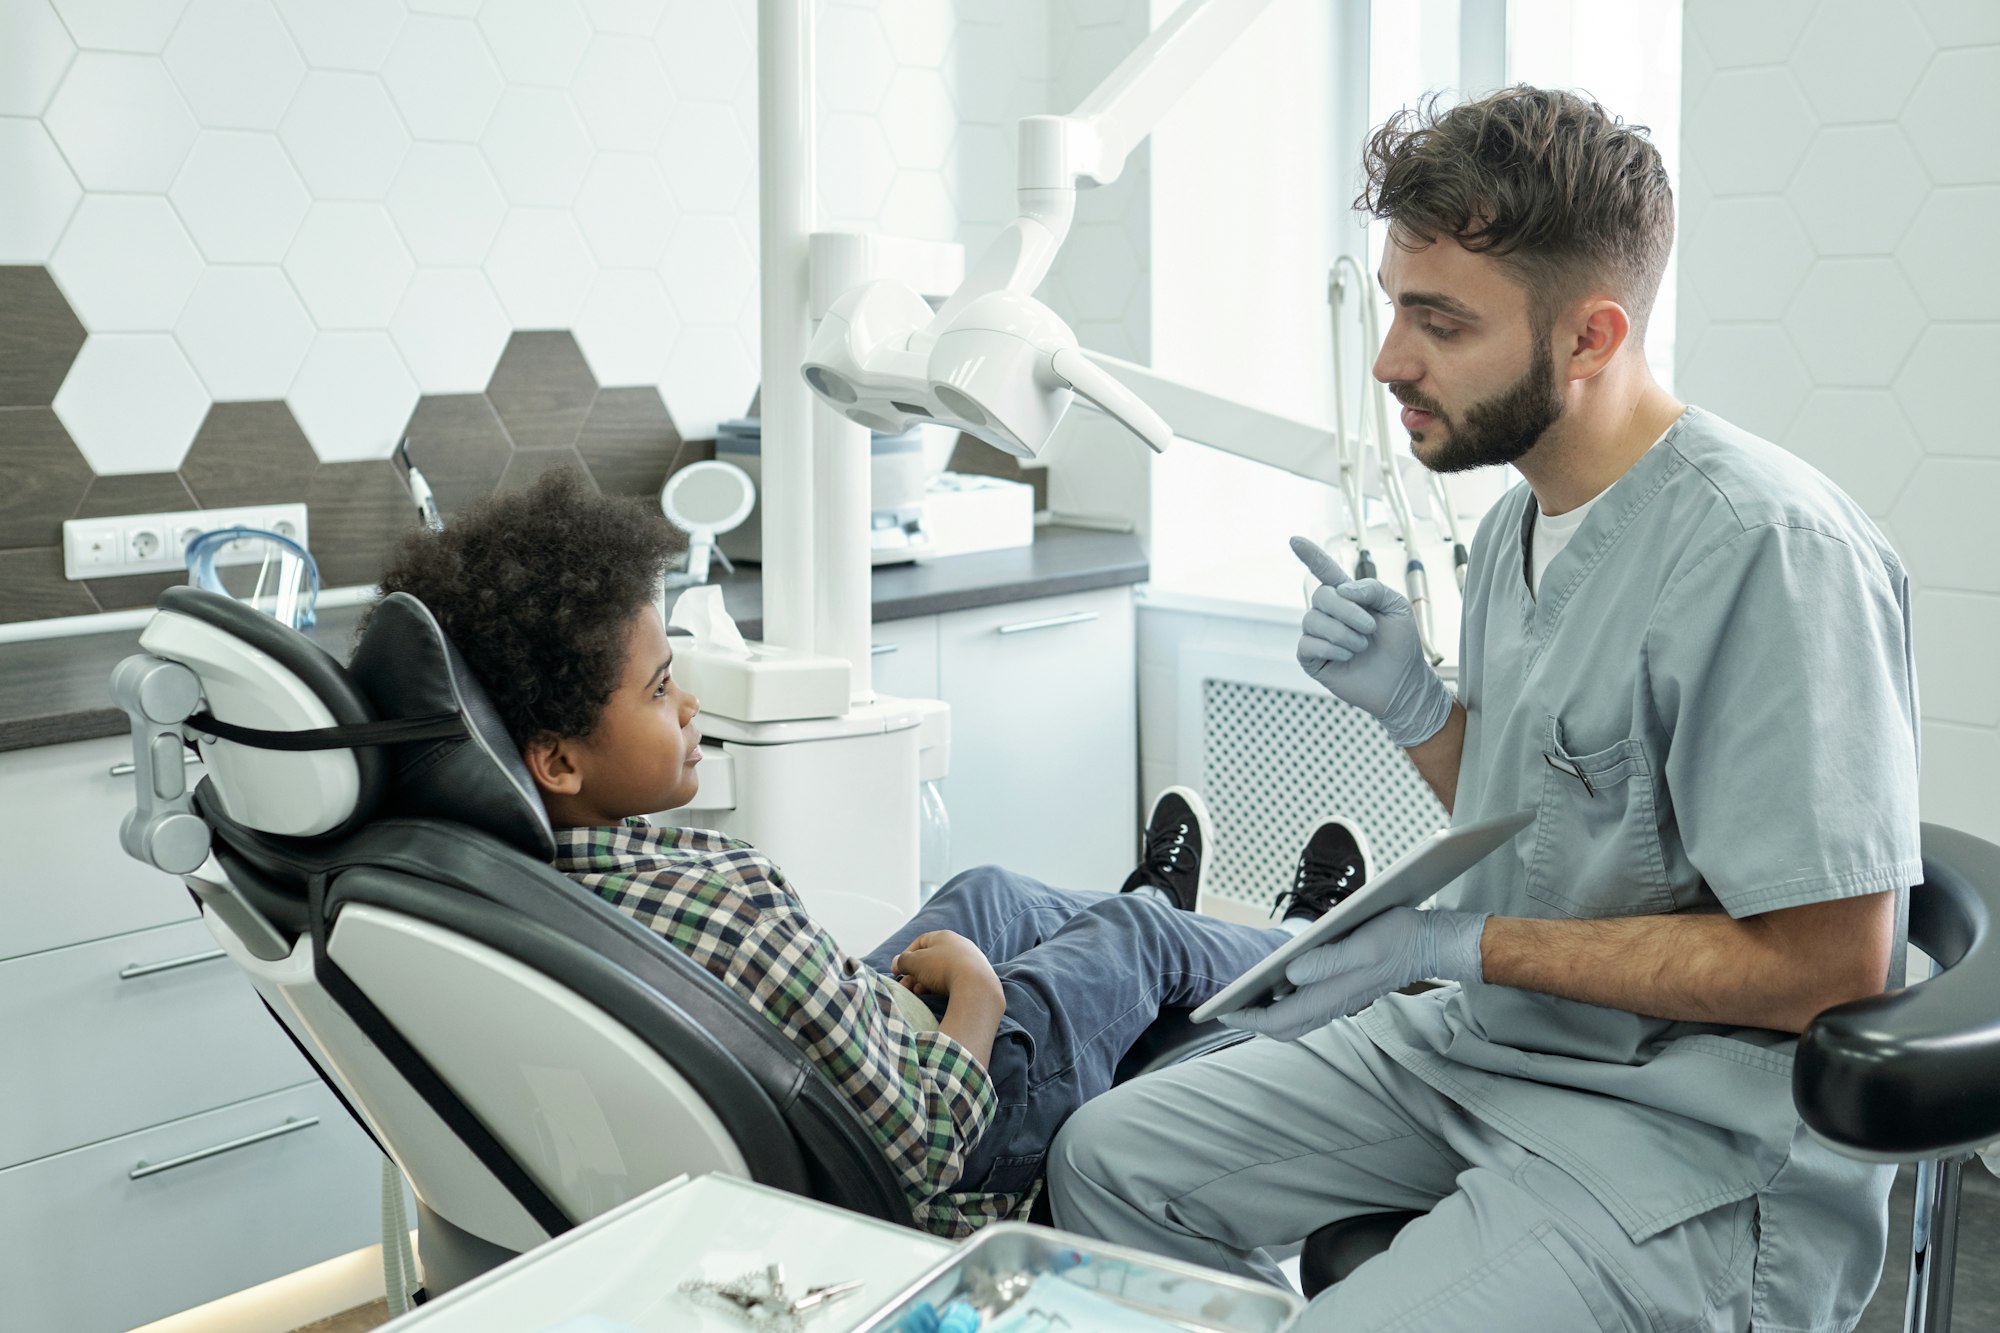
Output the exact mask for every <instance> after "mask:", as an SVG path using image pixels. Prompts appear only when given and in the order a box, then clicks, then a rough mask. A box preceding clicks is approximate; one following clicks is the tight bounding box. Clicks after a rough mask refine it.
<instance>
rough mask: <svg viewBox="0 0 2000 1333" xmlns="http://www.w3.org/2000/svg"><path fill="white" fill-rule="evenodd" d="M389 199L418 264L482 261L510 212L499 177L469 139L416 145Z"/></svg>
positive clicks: (399, 174)
mask: <svg viewBox="0 0 2000 1333" xmlns="http://www.w3.org/2000/svg"><path fill="white" fill-rule="evenodd" d="M388 203H389V215H390V216H391V217H393V218H395V219H396V226H397V227H398V228H399V229H400V230H401V231H402V234H403V242H404V244H406V245H408V246H409V247H410V253H411V254H412V255H414V256H416V259H417V262H418V263H419V264H479V263H483V262H484V261H485V259H486V252H487V251H488V250H490V249H492V247H493V238H494V237H495V236H497V235H499V234H500V223H501V221H502V220H503V219H505V218H506V216H507V199H506V197H505V196H504V195H502V194H501V193H500V183H499V182H498V181H496V180H494V179H493V172H492V171H491V170H490V169H489V168H488V167H487V165H486V158H485V156H484V155H483V154H481V153H480V151H479V150H478V149H477V148H474V147H472V146H471V145H470V144H442V143H420V144H413V145H411V147H410V155H409V156H408V157H407V158H405V159H403V169H402V170H401V171H400V172H398V173H397V175H396V183H395V184H394V185H392V186H390V187H389V199H388Z"/></svg>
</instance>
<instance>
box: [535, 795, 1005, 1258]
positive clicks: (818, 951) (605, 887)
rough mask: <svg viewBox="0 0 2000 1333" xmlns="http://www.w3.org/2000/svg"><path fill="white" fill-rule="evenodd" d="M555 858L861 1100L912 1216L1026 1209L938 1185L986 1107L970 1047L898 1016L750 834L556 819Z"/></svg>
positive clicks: (989, 1095) (989, 1102) (885, 989)
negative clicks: (570, 824) (581, 824)
mask: <svg viewBox="0 0 2000 1333" xmlns="http://www.w3.org/2000/svg"><path fill="white" fill-rule="evenodd" d="M555 866H556V869H558V870H560V871H562V872H563V873H564V874H566V875H568V876H570V877H571V878H572V879H575V880H576V881H578V882H579V883H581V884H583V885H584V886H586V887H588V888H589V889H591V890H593V891H594V892H596V893H597V894H598V895H599V896H601V897H603V898H604V899H605V900H606V901H607V902H609V903H610V904H611V905H612V906H614V907H616V908H618V909H619V910H620V911H622V912H624V913H626V914H627V915H629V916H631V917H632V918H634V919H635V920H637V921H639V922H640V923H641V924H642V925H645V926H647V927H650V928H651V929H652V930H654V931H655V932H657V933H658V934H659V935H660V936H661V937H662V938H664V939H665V940H666V941H667V942H668V943H669V944H672V945H673V946H674V947H675V948H677V949H679V950H680V951H681V952H682V953H685V954H686V955H687V956H688V957H690V958H692V959H693V960H694V961H695V962H696V963H698V964H700V965H701V966H702V967H703V968H704V969H706V970H707V971H708V972H710V973H712V974H713V975H714V976H715V978H716V979H717V980H719V981H721V982H722V983H723V984H724V985H725V986H727V987H729V988H730V989H731V990H733V991H735V992H736V993H737V994H738V995H741V996H742V997H743V998H744V999H746V1000H748V1001H749V1002H750V1005H751V1007H752V1008H754V1009H755V1010H756V1011H757V1012H758V1013H760V1014H762V1015H763V1016H764V1017H765V1018H767V1019H769V1020H770V1021H771V1023H772V1024H773V1025H774V1026H776V1027H777V1028H778V1029H779V1030H780V1031H782V1032H783V1033H784V1034H785V1035H786V1036H787V1037H789V1038H791V1040H792V1042H793V1043H794V1044H795V1045H797V1046H798V1048H799V1049H800V1050H801V1051H803V1052H805V1054H806V1056H807V1058H809V1059H810V1060H811V1061H812V1062H813V1064H814V1065H816V1066H817V1067H818V1068H819V1071H820V1072H821V1073H822V1074H824V1075H825V1076H826V1077H827V1078H828V1079H830V1080H832V1082H833V1084H834V1086H835V1087H837V1088H839V1089H840V1091H841V1093H842V1094H843V1095H845V1096H846V1098H847V1100H848V1101H849V1102H850V1103H851V1104H852V1105H853V1107H854V1109H855V1110H856V1111H858V1112H860V1113H861V1117H862V1119H863V1120H865V1121H866V1122H867V1123H868V1126H869V1128H870V1129H871V1130H872V1131H873V1132H874V1135H875V1140H876V1142H878V1143H879V1144H881V1146H882V1152H883V1155H884V1156H886V1157H887V1158H888V1159H889V1165H890V1166H891V1167H892V1168H893V1169H894V1170H895V1172H896V1175H897V1177H898V1179H900V1180H901V1182H902V1186H903V1193H904V1194H905V1195H906V1196H908V1198H909V1200H910V1206H911V1209H912V1211H913V1213H914V1214H915V1217H916V1221H917V1224H918V1225H919V1226H921V1227H924V1228H925V1229H926V1230H929V1231H932V1232H935V1233H937V1234H938V1235H941V1236H949V1237H953V1238H957V1237H960V1236H965V1235H968V1234H970V1233H971V1232H972V1231H974V1230H976V1229H977V1228H978V1227H980V1226H982V1225H984V1224H985V1223H987V1222H990V1221H994V1220H996V1219H998V1218H1002V1217H1008V1216H1013V1215H1017V1214H1021V1213H1025V1211H1026V1208H1027V1204H1028V1203H1029V1202H1031V1199H1032V1196H1031V1195H1013V1194H978V1193H950V1192H947V1187H948V1186H950V1185H951V1184H952V1183H953V1182H955V1181H956V1180H957V1179H958V1178H959V1175H960V1174H961V1172H962V1171H963V1170H964V1168H965V1162H966V1159H967V1157H968V1156H969V1155H970V1154H971V1152H972V1149H973V1147H974V1146H975V1145H976V1144H977V1143H978V1142H979V1137H980V1135H982V1134H984V1133H985V1132H986V1128H987V1126H988V1125H989V1124H990V1123H991V1122H992V1120H993V1113H994V1110H995V1108H996V1106H997V1105H998V1102H997V1100H996V1098H995V1096H994V1091H993V1083H992V1080H991V1079H989V1078H988V1077H987V1074H986V1070H985V1069H984V1068H983V1067H982V1066H981V1065H980V1063H979V1062H978V1061H977V1060H976V1059H974V1058H973V1055H972V1053H971V1052H970V1051H968V1050H966V1048H965V1047H964V1046H962V1045H960V1044H959V1043H958V1042H956V1041H954V1040H953V1039H952V1038H950V1037H947V1036H946V1035H945V1034H944V1033H942V1032H928V1031H921V1030H919V1029H917V1028H915V1027H913V1026H911V1025H910V1023H909V1022H908V1021H907V1020H906V1019H905V1018H904V1017H903V1016H902V1014H901V1013H900V1012H899V1011H898V1009H897V1007H896V1002H895V1000H894V998H893V996H892V992H891V990H890V988H891V987H893V986H896V985H898V984H900V983H898V982H897V981H895V980H894V979H893V978H890V977H886V976H883V975H882V974H881V973H879V972H877V971H875V969H873V968H871V967H869V966H868V965H866V964H865V963H862V962H861V961H859V960H858V959H854V958H849V957H848V956H847V955H846V954H844V953H842V952H841V951H840V948H839V946H838V945H836V944H835V943H834V942H833V939H832V938H831V937H830V936H828V935H827V934H826V933H825V932H824V931H822V930H821V929H820V928H819V926H818V925H817V924H815V923H814V921H813V919H812V918H811V917H810V916H808V915H807V914H806V911H805V908H804V906H803V905H802V904H801V903H800V902H799V899H798V896H797V895H796V894H794V893H793V892H792V890H791V887H790V886H789V885H788V884H787V883H786V882H785V876H784V873H783V872H782V871H780V870H779V869H778V867H777V866H775V865H773V864H772V863H771V861H770V860H769V858H767V857H766V856H764V854H763V853H761V852H759V851H758V850H757V849H756V848H754V847H752V846H750V845H749V844H748V843H745V842H740V841H738V840H736V839H734V838H726V837H724V836H723V835H721V834H719V833H710V832H705V831H703V830H700V829H682V828H650V827H647V826H645V825H644V824H643V823H634V824H629V825H627V826H625V827H622V828H618V827H601V826H599V827H588V828H568V829H559V830H557V833H556V859H555Z"/></svg>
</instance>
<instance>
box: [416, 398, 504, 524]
mask: <svg viewBox="0 0 2000 1333" xmlns="http://www.w3.org/2000/svg"><path fill="white" fill-rule="evenodd" d="M513 456H514V442H513V441H512V440H511V439H509V438H508V436H507V428H506V427H505V426H502V425H501V424H500V417H499V414H498V413H496V412H495V411H494V410H493V404H492V403H491V402H490V401H488V400H487V398H486V395H485V394H479V393H452V394H426V395H425V396H424V397H422V398H419V399H418V400H417V410H416V412H415V414H413V415H412V416H411V417H410V461H411V462H412V463H415V464H416V466H417V470H418V471H419V472H422V473H423V474H424V480H425V481H426V482H427V483H429V485H430V488H431V493H432V494H434V495H435V496H436V497H437V502H438V511H439V512H440V513H441V514H443V515H444V516H445V517H446V518H450V517H451V516H452V515H453V514H456V513H457V512H458V511H459V510H461V509H463V508H465V507H466V506H467V505H469V504H471V503H472V502H473V501H475V500H483V499H485V498H486V497H487V496H489V495H491V494H493V488H494V487H495V486H498V485H499V484H500V474H501V473H503V472H505V471H506V470H507V463H508V460H509V459H511V458H512V457H513Z"/></svg>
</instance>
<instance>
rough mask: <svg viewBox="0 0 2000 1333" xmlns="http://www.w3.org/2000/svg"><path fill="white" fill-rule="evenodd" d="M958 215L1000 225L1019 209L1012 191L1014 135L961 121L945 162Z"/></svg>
mask: <svg viewBox="0 0 2000 1333" xmlns="http://www.w3.org/2000/svg"><path fill="white" fill-rule="evenodd" d="M945 179H946V180H947V181H948V182H950V186H951V194H952V198H953V199H955V200H956V201H957V202H958V212H959V216H960V217H961V218H962V219H964V220H965V221H967V222H981V223H987V224H991V225H997V226H1004V225H1005V224H1007V223H1009V222H1011V221H1013V220H1014V215H1015V214H1016V213H1017V212H1019V211H1020V210H1019V205H1018V201H1017V199H1016V197H1015V194H1014V180H1015V177H1014V138H1013V136H1012V135H1011V134H1009V133H1008V132H1007V131H1006V130H1003V129H1001V128H1000V127H998V126H997V125H961V126H959V128H958V138H957V139H955V140H954V141H953V142H952V146H951V157H950V158H949V159H948V160H947V161H946V163H945Z"/></svg>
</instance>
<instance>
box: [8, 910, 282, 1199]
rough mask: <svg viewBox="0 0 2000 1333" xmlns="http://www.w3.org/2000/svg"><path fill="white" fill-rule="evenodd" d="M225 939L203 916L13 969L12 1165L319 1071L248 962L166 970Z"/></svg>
mask: <svg viewBox="0 0 2000 1333" xmlns="http://www.w3.org/2000/svg"><path fill="white" fill-rule="evenodd" d="M216 947H217V946H216V943H215V940H214V938H213V937H212V936H211V935H210V934H209V933H208V928H207V927H206V926H204V925H202V923H201V922H199V921H190V922H186V923H184V924H182V925H178V926H160V927H157V928H155V929H153V930H142V931H138V932H136V933H134V934H130V935H120V936H117V937H115V938H112V939H108V940H94V941H92V942H91V943H89V944H79V945H73V946H71V947H69V948H67V949H51V950H48V951H46V952H43V953H38V954H33V955H31V956H29V957H26V958H15V959H12V960H10V961H8V962H5V963H0V1069H4V1070H6V1071H7V1083H8V1086H9V1088H10V1091H9V1093H8V1094H6V1095H4V1096H0V1166H13V1165H15V1164H16V1163H19V1162H26V1161H32V1160H33V1159H35V1158H37V1157H44V1156H47V1155H48V1154H50V1153H56V1152H62V1151H64V1150H66V1149H69V1148H74V1147H77V1146H79V1145H81V1144H86V1143H95V1142H97V1141H98V1140H99V1139H107V1138H110V1137H112V1136H113V1135H117V1134H127V1133H130V1132H132V1131H133V1130H137V1129H143V1128H145V1127H146V1126H148V1125H157V1124H159V1123H161V1122H162V1121H166V1120H174V1119H178V1118H179V1117H181V1116H187V1115H193V1114H195V1113H196V1112H199V1111H206V1110H208V1109H209V1108H210V1107H214V1106H225V1105H227V1104H229V1103H230V1102H235V1101H241V1100H242V1099H244V1098H246V1097H255V1096H258V1095H260V1094H262V1093H267V1092H271V1091H273V1090H275V1089H278V1088H286V1087H291V1086H292V1085H293V1084H296V1083H302V1082H304V1081H306V1080H307V1079H311V1078H313V1077H314V1076H315V1075H314V1074H313V1070H312V1067H311V1066H310V1065H308V1064H307V1063H306V1062H305V1060H304V1059H303V1058H302V1057H301V1056H300V1055H299V1053H298V1050H297V1048H295V1047H294V1046H293V1045H292V1043H291V1039H290V1038H289V1037H287V1036H286V1035H285V1032H284V1029H283V1028H281V1027H280V1026H279V1025H278V1021H277V1020H276V1019H274V1018H272V1017H271V1015H270V1014H269V1012H267V1011H266V1010H265V1008H264V1005H263V1002H262V1001H261V1000H259V999H258V998H257V992H256V989H255V988H254V987H253V986H251V984H250V979H249V978H248V977H246V976H244V975H243V972H242V970H241V969H239V968H238V967H237V966H236V964H235V963H233V962H231V961H229V960H228V959H227V958H215V959H210V960H208V961H204V962H196V963H187V964H183V965H180V966H165V967H162V965H163V964H174V963H177V962H179V961H180V960H183V959H188V958H195V957H200V956H201V955H203V954H208V953H212V952H215V951H216ZM150 969H158V970H150ZM121 972H123V973H136V974H137V975H128V976H123V977H121V976H120V973H121ZM28 1090H32V1091H31V1092H29V1091H28ZM24 1092H25V1093H27V1095H23V1094H24Z"/></svg>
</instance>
